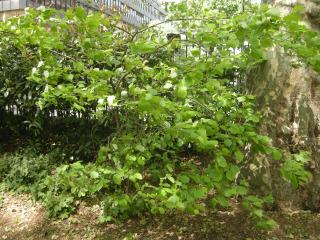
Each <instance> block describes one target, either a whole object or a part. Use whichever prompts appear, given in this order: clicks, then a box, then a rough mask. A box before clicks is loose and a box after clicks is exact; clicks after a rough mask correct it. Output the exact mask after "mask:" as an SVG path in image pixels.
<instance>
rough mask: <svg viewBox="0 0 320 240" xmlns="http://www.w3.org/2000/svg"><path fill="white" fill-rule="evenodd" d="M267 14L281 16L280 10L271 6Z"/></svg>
mask: <svg viewBox="0 0 320 240" xmlns="http://www.w3.org/2000/svg"><path fill="white" fill-rule="evenodd" d="M266 14H267V15H269V16H272V17H280V15H281V13H280V10H279V9H277V8H270V9H269V10H268V11H267V12H266Z"/></svg>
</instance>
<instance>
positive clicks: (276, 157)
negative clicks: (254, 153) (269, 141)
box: [272, 149, 282, 161]
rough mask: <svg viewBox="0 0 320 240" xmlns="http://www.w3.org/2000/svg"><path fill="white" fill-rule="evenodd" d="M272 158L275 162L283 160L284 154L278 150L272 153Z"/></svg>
mask: <svg viewBox="0 0 320 240" xmlns="http://www.w3.org/2000/svg"><path fill="white" fill-rule="evenodd" d="M272 158H273V159H274V160H277V161H278V160H281V158H282V153H281V151H280V150H278V149H274V150H273V151H272Z"/></svg>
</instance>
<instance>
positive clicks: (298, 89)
mask: <svg viewBox="0 0 320 240" xmlns="http://www.w3.org/2000/svg"><path fill="white" fill-rule="evenodd" d="M265 2H268V3H271V4H274V6H276V7H278V8H280V9H281V10H282V12H283V14H286V13H287V12H289V11H290V9H291V8H292V7H293V6H294V5H296V4H303V5H304V6H305V9H306V10H305V20H306V21H308V22H309V23H310V25H311V26H313V27H314V28H319V27H320V0H300V1H299V0H297V1H294V0H282V1H281V0H273V1H265ZM267 55H268V60H267V61H266V62H265V63H264V64H262V65H260V66H259V67H257V68H256V69H252V70H251V71H250V72H249V73H248V77H247V82H246V89H247V91H248V93H250V94H253V95H256V96H257V107H258V110H260V111H261V113H262V114H263V119H264V120H263V123H262V125H261V128H260V130H261V132H262V133H263V134H266V135H268V136H270V137H271V138H272V140H273V144H274V146H277V147H279V146H281V147H282V148H283V149H285V150H286V151H287V152H288V153H289V154H290V153H297V152H298V151H300V150H307V151H310V152H311V153H312V161H311V162H310V164H309V166H308V170H309V171H311V172H312V174H313V178H312V181H311V183H309V184H307V185H305V186H304V187H300V188H299V189H298V190H295V189H292V188H291V187H290V186H289V184H287V183H285V182H284V181H283V180H281V177H280V174H279V163H278V162H274V161H269V160H268V159H262V160H261V161H264V162H263V165H264V166H265V167H263V168H260V174H258V175H257V177H255V179H254V181H255V182H256V185H255V186H256V187H258V186H259V185H261V186H263V187H262V188H263V189H261V191H265V190H266V188H267V189H268V190H269V191H271V192H272V193H273V195H274V197H275V200H276V203H277V205H278V206H279V207H281V208H299V209H301V208H303V209H311V210H313V211H320V75H319V74H317V73H316V72H314V71H313V70H312V69H310V68H309V67H307V66H300V67H293V64H292V62H293V61H294V59H293V58H292V57H289V56H287V55H286V54H285V53H284V52H283V50H282V49H281V48H280V47H275V48H273V49H270V50H269V51H268V53H267Z"/></svg>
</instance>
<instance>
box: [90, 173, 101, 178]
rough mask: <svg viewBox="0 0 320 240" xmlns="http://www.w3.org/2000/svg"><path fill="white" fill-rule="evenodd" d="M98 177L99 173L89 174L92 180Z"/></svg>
mask: <svg viewBox="0 0 320 240" xmlns="http://www.w3.org/2000/svg"><path fill="white" fill-rule="evenodd" d="M99 176H100V175H99V173H98V172H96V171H92V172H90V177H91V178H93V179H96V178H99Z"/></svg>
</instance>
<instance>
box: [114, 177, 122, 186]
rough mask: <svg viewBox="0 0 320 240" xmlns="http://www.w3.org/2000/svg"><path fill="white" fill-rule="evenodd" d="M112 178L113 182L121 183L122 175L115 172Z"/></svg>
mask: <svg viewBox="0 0 320 240" xmlns="http://www.w3.org/2000/svg"><path fill="white" fill-rule="evenodd" d="M112 179H113V181H114V183H115V184H117V185H121V183H122V175H120V174H115V175H113V177H112Z"/></svg>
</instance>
